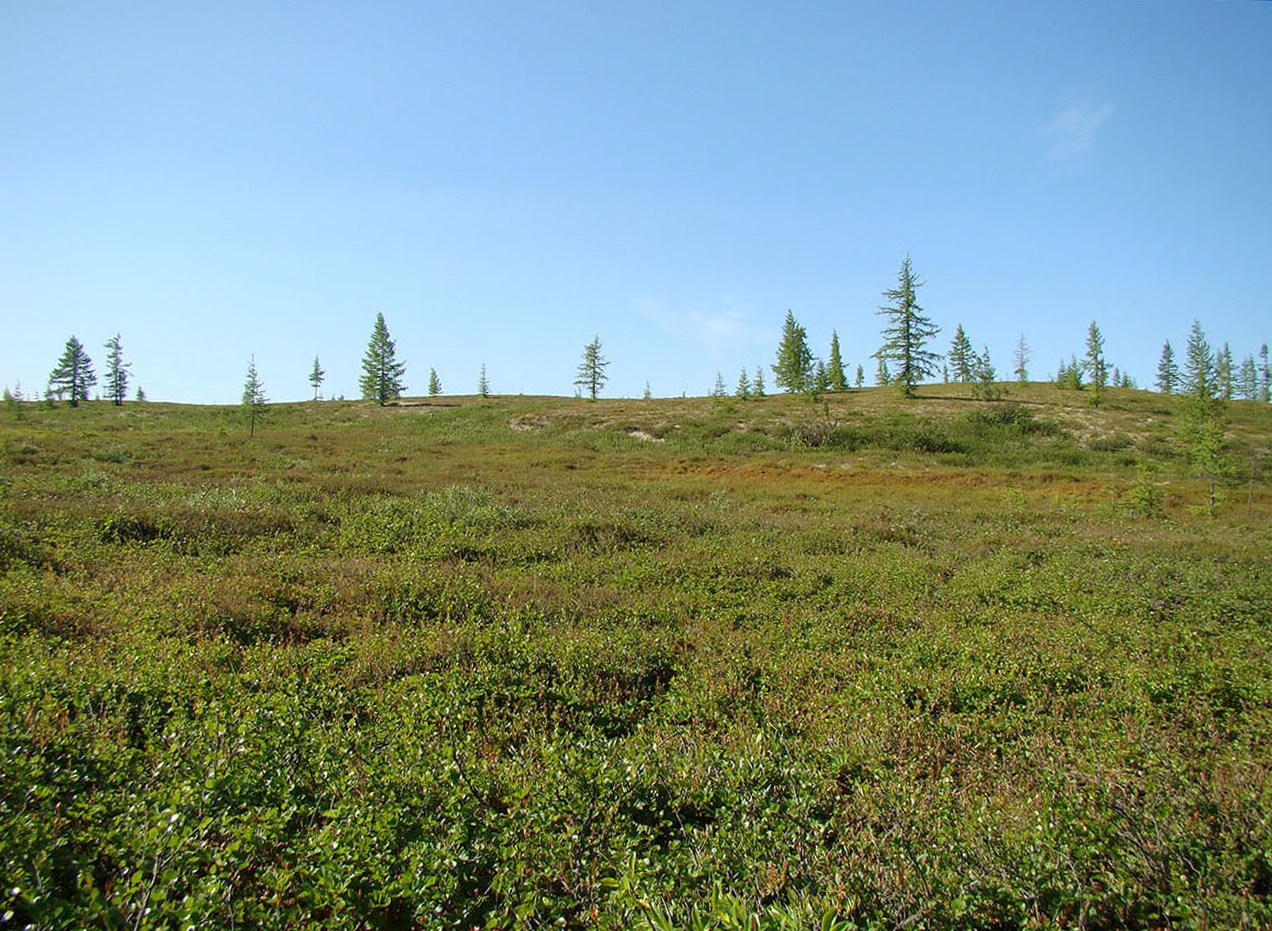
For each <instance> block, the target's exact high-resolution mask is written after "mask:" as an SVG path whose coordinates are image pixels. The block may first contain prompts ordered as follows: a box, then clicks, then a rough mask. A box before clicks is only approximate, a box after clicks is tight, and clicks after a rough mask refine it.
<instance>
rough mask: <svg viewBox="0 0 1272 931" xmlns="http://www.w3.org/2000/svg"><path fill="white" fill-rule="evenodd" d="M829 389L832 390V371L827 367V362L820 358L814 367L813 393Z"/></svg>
mask: <svg viewBox="0 0 1272 931" xmlns="http://www.w3.org/2000/svg"><path fill="white" fill-rule="evenodd" d="M828 390H830V372H829V371H827V369H826V363H825V362H823V361H822V360H821V359H818V360H817V365H816V367H814V369H813V393H814V394H821V393H822V392H824V391H828Z"/></svg>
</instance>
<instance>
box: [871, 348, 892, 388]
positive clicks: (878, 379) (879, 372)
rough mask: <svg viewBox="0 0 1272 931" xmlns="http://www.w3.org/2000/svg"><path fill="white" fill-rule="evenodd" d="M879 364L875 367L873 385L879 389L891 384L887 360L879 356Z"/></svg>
mask: <svg viewBox="0 0 1272 931" xmlns="http://www.w3.org/2000/svg"><path fill="white" fill-rule="evenodd" d="M878 359H879V364H878V365H876V366H875V384H876V385H878V386H879V387H880V388H882V387H884V386H885V385H890V384H892V373H891V372H889V371H888V360H887V359H885V358H884V357H883V356H879V357H878Z"/></svg>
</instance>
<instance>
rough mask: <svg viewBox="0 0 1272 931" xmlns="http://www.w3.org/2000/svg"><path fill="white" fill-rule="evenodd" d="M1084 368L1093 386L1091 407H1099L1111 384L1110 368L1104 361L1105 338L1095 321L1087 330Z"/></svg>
mask: <svg viewBox="0 0 1272 931" xmlns="http://www.w3.org/2000/svg"><path fill="white" fill-rule="evenodd" d="M1082 367H1083V369H1085V370H1086V373H1087V378H1088V380H1089V382H1090V385H1091V394H1090V398H1091V406H1092V407H1099V406H1100V404H1101V403H1102V402H1103V401H1104V389H1105V388H1106V387H1107V386H1108V383H1109V366H1108V363H1107V362H1105V361H1104V336H1103V334H1101V333H1100V327H1099V325H1098V324H1097V323H1096V322H1095V321H1094V320H1092V321H1091V325H1090V326H1089V327H1088V328H1087V339H1086V359H1085V360H1084V361H1083V363H1082Z"/></svg>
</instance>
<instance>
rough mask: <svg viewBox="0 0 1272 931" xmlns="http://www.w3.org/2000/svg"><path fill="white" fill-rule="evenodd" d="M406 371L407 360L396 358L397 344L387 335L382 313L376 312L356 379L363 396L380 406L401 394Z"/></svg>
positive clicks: (404, 389)
mask: <svg viewBox="0 0 1272 931" xmlns="http://www.w3.org/2000/svg"><path fill="white" fill-rule="evenodd" d="M405 374H406V363H405V362H399V361H397V344H396V343H394V342H393V339H392V338H391V337H390V336H389V327H388V324H387V323H385V322H384V314H383V313H377V314H376V315H375V325H374V326H372V328H371V339H370V340H369V341H368V342H367V351H366V352H365V353H364V354H363V356H362V377H361V378H359V379H358V387H359V389H360V390H361V391H362V397H363V398H364V399H366V400H369V401H375V402H376V403H377V404H379V405H380V406H384V405H385V404H386V403H387V402H389V401H393V400H396V399H398V398H400V397H401V396H402V393H403V392H404V391H406V386H405V385H404V384H403V383H402V376H403V375H405Z"/></svg>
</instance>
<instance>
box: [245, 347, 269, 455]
mask: <svg viewBox="0 0 1272 931" xmlns="http://www.w3.org/2000/svg"><path fill="white" fill-rule="evenodd" d="M268 403H269V398H267V397H266V396H265V384H264V382H262V381H261V377H260V375H258V374H257V372H256V356H252V357H251V358H249V359H248V361H247V377H246V378H245V379H244V380H243V406H244V407H245V408H247V413H248V419H249V422H250V424H251V427H250V428H249V430H248V433H247V435H248V436H256V421H257V419H258V418H259V417H262V416H264V414H265V405H266V404H268Z"/></svg>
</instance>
